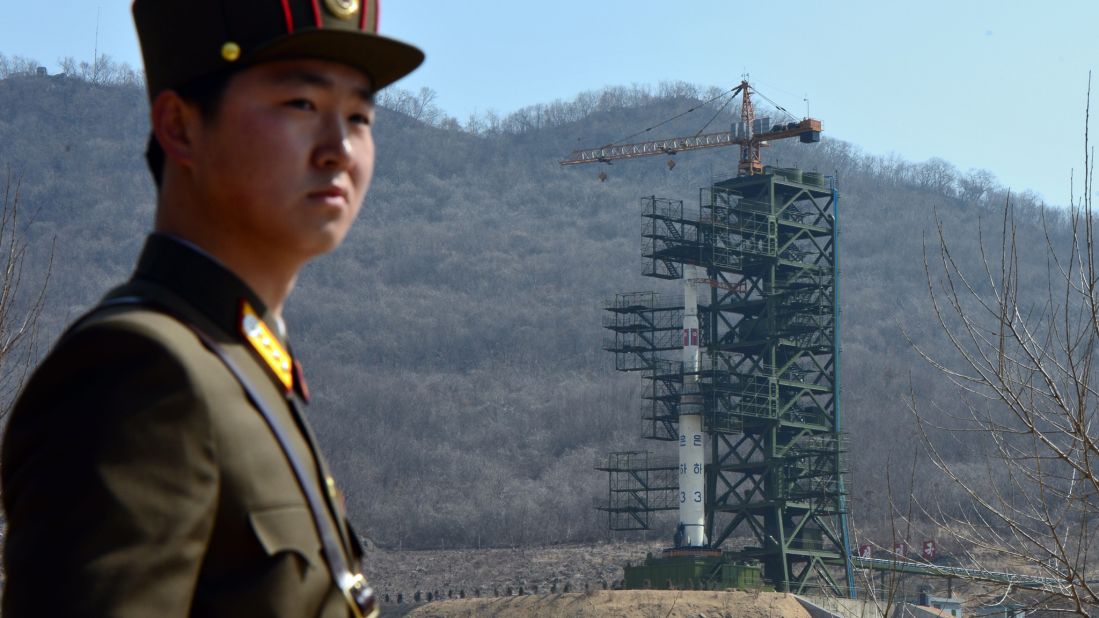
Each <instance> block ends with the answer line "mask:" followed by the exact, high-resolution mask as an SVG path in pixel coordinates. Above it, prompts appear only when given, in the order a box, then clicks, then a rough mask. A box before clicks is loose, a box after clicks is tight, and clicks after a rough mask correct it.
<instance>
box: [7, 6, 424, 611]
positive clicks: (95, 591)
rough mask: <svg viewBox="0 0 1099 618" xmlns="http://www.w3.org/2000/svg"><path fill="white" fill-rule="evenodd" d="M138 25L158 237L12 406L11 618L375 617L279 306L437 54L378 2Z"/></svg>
mask: <svg viewBox="0 0 1099 618" xmlns="http://www.w3.org/2000/svg"><path fill="white" fill-rule="evenodd" d="M133 12H134V20H135V22H136V25H137V30H138V35H139V38H140V39H141V46H142V53H143V55H144V60H145V69H146V76H147V79H148V88H149V97H150V100H151V103H152V105H151V120H152V134H153V135H152V136H151V139H150V148H149V153H148V158H149V164H150V169H151V171H152V172H153V176H154V178H155V179H156V181H157V185H158V194H157V211H156V219H155V224H154V230H155V231H154V232H153V233H152V234H151V235H150V236H149V238H148V239H147V241H146V244H145V247H144V249H143V252H142V254H141V257H140V258H139V261H138V263H137V267H136V269H135V272H134V274H133V277H132V278H131V279H130V280H129V282H127V283H125V284H124V285H122V286H121V287H119V288H116V289H115V290H112V291H111V292H109V293H108V294H107V295H106V297H105V298H104V300H103V301H101V303H100V304H99V305H98V306H97V307H96V308H94V309H92V310H91V311H90V312H89V313H88V314H87V315H85V316H84V317H82V318H81V319H79V320H78V321H77V322H76V323H75V324H74V325H73V326H71V327H70V328H69V330H68V331H66V333H65V334H64V335H63V336H62V337H61V338H60V340H59V341H58V343H57V344H56V345H55V347H54V349H53V350H52V351H51V352H50V354H49V356H48V357H47V358H46V359H45V360H44V361H43V362H42V364H41V365H40V366H39V368H38V369H37V371H36V372H35V374H34V375H33V377H32V378H31V379H30V380H29V381H28V383H27V385H26V387H25V389H24V390H23V392H22V393H21V395H20V397H19V400H18V402H17V404H16V405H15V407H14V409H13V411H12V413H11V418H10V422H9V425H8V430H7V434H6V436H5V441H4V448H3V461H2V463H3V467H2V474H3V488H4V493H3V502H4V509H5V511H6V515H7V522H8V533H7V538H6V547H5V550H4V562H5V566H6V572H7V582H6V586H5V590H4V598H3V615H4V616H5V618H19V617H22V616H108V615H109V616H118V617H127V616H133V617H148V616H156V617H158V618H164V617H169V616H236V617H240V616H293V617H295V618H298V617H303V616H323V617H335V616H340V617H347V616H371V615H375V614H376V612H377V607H376V605H377V603H376V599H375V598H374V597H373V594H372V592H371V591H370V589H369V588H368V587H367V586H366V584H365V581H364V580H363V577H362V575H361V571H360V568H359V564H358V563H359V559H360V558H361V550H360V549H359V548H358V544H357V541H356V538H355V535H354V533H353V532H352V531H351V530H350V528H349V526H348V525H347V520H346V518H345V514H344V512H343V505H342V500H341V497H340V494H339V492H338V490H337V489H336V485H335V482H334V480H333V479H332V477H331V476H330V475H329V473H328V469H327V466H326V464H325V462H324V460H323V458H322V457H321V456H320V453H319V452H318V451H317V448H316V441H315V439H314V436H313V435H312V433H311V431H310V429H309V425H308V423H307V422H306V419H305V417H304V415H303V414H302V409H303V405H304V403H305V402H306V401H307V400H308V391H307V389H306V387H305V381H304V379H303V377H302V370H301V366H300V364H298V363H297V361H295V360H294V358H293V356H292V354H291V351H290V346H289V344H288V342H287V340H286V330H285V327H284V326H283V321H282V317H281V312H282V308H283V303H284V301H285V299H286V298H287V296H288V295H289V293H290V291H291V289H292V288H293V285H294V280H295V277H296V276H297V273H298V271H299V269H300V268H301V267H302V266H303V265H304V264H305V263H306V262H307V261H308V260H309V259H311V258H313V257H315V256H317V255H319V254H322V253H325V252H327V251H330V250H332V249H333V248H335V247H336V246H337V245H339V244H340V242H341V241H342V240H343V238H344V235H345V234H346V233H347V231H348V228H349V227H350V225H351V223H352V221H353V220H354V218H355V216H356V213H357V212H358V210H359V206H360V204H361V202H362V199H363V197H364V196H365V194H366V191H367V187H368V186H369V184H370V179H371V175H372V172H373V164H374V145H373V139H372V136H371V124H372V123H373V121H374V108H373V93H374V92H375V91H376V90H377V89H379V88H381V87H383V86H385V85H387V84H389V83H391V82H393V81H395V80H397V79H399V78H400V77H402V76H403V75H405V74H407V73H409V72H410V71H412V70H413V69H414V68H415V67H416V66H418V65H419V64H420V62H421V61H422V60H423V54H422V52H420V50H418V49H416V48H415V47H412V46H410V45H407V44H405V43H401V42H399V41H396V40H393V39H389V38H385V37H381V36H379V35H377V34H376V26H377V16H378V7H377V0H137V1H136V2H135V3H134V6H133Z"/></svg>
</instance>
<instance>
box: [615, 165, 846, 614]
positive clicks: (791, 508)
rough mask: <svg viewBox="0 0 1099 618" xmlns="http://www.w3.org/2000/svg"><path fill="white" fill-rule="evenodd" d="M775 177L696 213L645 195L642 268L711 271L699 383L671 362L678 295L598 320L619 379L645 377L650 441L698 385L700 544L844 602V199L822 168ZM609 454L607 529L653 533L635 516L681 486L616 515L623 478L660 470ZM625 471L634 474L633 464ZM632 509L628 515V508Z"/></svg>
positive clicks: (669, 429) (636, 489) (713, 199)
mask: <svg viewBox="0 0 1099 618" xmlns="http://www.w3.org/2000/svg"><path fill="white" fill-rule="evenodd" d="M768 171H769V172H770V173H764V174H755V175H749V176H741V177H738V178H732V179H729V180H725V181H721V182H717V183H715V184H713V185H712V186H710V187H707V188H704V189H702V190H701V192H700V193H701V196H700V200H699V208H698V211H697V213H691V216H688V214H687V213H685V211H684V207H683V203H682V202H681V201H677V200H667V199H662V198H656V197H647V198H643V199H642V220H643V226H642V237H643V250H642V256H643V258H644V260H645V267H644V274H646V275H648V276H651V277H655V278H659V279H678V278H681V277H682V276H683V274H684V272H686V271H685V267H687V266H694V267H695V270H696V272H705V278H704V279H700V280H696V283H699V284H708V286H709V290H710V292H709V298H708V299H707V300H708V302H705V301H702V300H701V299H700V301H699V307H698V316H699V322H700V328H701V342H702V350H703V353H702V358H701V366H700V367H699V369H698V373H697V376H698V379H697V381H695V380H685V374H684V364H683V362H682V361H681V360H677V359H678V358H679V356H677V353H678V352H680V350H681V349H682V342H680V341H677V340H676V339H677V337H678V336H679V327H680V325H681V324H682V316H683V304H682V299H678V298H674V297H671V296H662V295H659V294H655V293H651V292H649V293H635V294H621V295H618V296H617V297H616V298H615V299H614V300H612V301H609V302H608V303H607V306H606V309H607V311H608V314H607V319H606V321H605V323H604V325H605V326H606V327H607V328H608V329H609V330H610V331H611V332H612V333H613V335H612V336H611V337H609V338H608V340H607V342H606V345H605V346H604V348H605V349H607V350H609V351H612V352H614V354H615V366H616V368H617V369H618V370H621V371H640V372H641V373H642V376H643V377H644V379H645V382H646V388H645V395H644V402H643V406H642V414H641V417H642V419H643V421H644V427H645V431H644V436H645V437H646V438H650V439H654V440H675V439H677V437H678V436H679V432H678V429H677V423H678V418H679V406H680V401H681V398H682V397H683V396H684V393H683V388H684V384H686V383H688V382H690V383H696V382H697V384H698V387H697V388H698V389H699V390H700V392H701V395H702V399H703V401H704V408H703V409H704V412H703V431H704V432H705V436H706V440H708V446H707V450H708V454H707V460H706V464H705V480H706V492H705V494H706V495H705V502H706V504H705V512H706V538H708V539H709V547H710V548H711V549H719V548H721V547H722V545H723V544H724V543H726V541H728V540H730V539H733V538H737V539H738V540H739V541H743V540H744V539H748V541H747V545H746V546H745V547H743V548H740V549H737V550H735V551H734V552H732V555H733V557H734V558H735V559H737V560H752V561H758V562H759V563H760V564H762V566H763V576H764V577H765V579H766V580H768V581H769V582H771V583H772V584H773V585H775V586H776V587H777V588H779V589H781V590H789V591H794V592H802V591H806V590H809V589H814V588H817V587H819V588H823V589H825V590H826V591H828V592H830V593H832V594H836V595H839V596H849V595H852V594H853V590H854V581H853V576H852V572H851V563H850V551H849V549H848V547H849V541H848V533H847V522H846V509H845V498H844V487H843V474H844V470H843V452H844V448H843V441H842V438H841V437H842V433H841V429H842V427H841V409H840V382H839V347H838V341H839V320H838V317H839V316H838V306H839V305H838V301H839V287H838V280H837V273H838V256H837V253H836V248H837V228H836V216H837V206H838V194H837V191H836V189H835V185H834V182H833V181H832V179H829V178H825V177H823V176H821V175H819V174H814V173H803V172H801V171H800V170H768ZM622 455H624V454H622ZM613 457H614V456H612V459H613ZM617 461H618V463H619V464H620V465H619V466H618V468H611V467H610V466H609V465H608V466H607V467H603V468H600V469H604V470H607V471H608V472H609V474H610V475H611V489H610V496H611V498H610V500H609V501H608V503H607V504H604V505H602V507H601V508H603V510H607V511H608V514H609V517H610V519H609V524H610V526H611V528H612V529H647V528H648V524H649V519H648V518H647V516H642V515H641V514H640V512H639V511H637V510H636V509H637V508H639V507H644V506H646V505H647V506H648V507H651V509H650V510H662V509H664V508H674V505H669V504H668V503H667V496H668V494H669V492H671V495H672V496H673V497H674V496H675V492H674V490H670V489H669V487H668V485H667V484H656V483H648V484H647V485H642V484H638V483H634V484H633V485H631V486H630V488H629V490H628V491H625V492H622V491H619V492H618V500H619V502H618V506H619V507H620V508H618V509H617V510H615V509H614V508H611V507H613V506H614V504H613V503H614V500H615V496H616V490H615V489H614V487H615V482H616V481H615V475H616V474H617V475H619V476H620V477H622V478H632V479H636V478H642V477H644V478H650V477H647V476H644V475H646V474H649V475H651V474H656V471H655V469H654V468H653V466H652V465H651V464H650V463H648V462H647V461H646V462H645V463H644V464H643V465H642V463H641V462H642V460H641V459H639V458H638V457H637V455H636V454H635V455H634V456H633V459H632V460H631V459H629V458H626V459H622V460H617ZM631 465H633V466H634V468H635V469H634V470H633V472H630V471H628V470H626V468H629V466H631ZM659 469H661V470H666V469H667V468H666V467H661V468H659ZM665 480H666V478H665ZM646 492H651V493H646ZM623 496H628V497H629V499H628V500H625V499H624V498H623ZM627 506H628V507H629V508H631V509H634V510H632V511H626V510H623V509H625V508H626V507H627ZM624 513H627V514H628V516H627V517H623V514H624Z"/></svg>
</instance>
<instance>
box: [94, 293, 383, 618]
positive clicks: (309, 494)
mask: <svg viewBox="0 0 1099 618" xmlns="http://www.w3.org/2000/svg"><path fill="white" fill-rule="evenodd" d="M126 305H132V306H139V307H142V308H145V309H150V310H152V311H156V312H158V313H163V314H165V315H167V316H168V317H170V318H172V319H174V320H175V321H177V322H179V323H180V324H182V325H184V326H186V327H187V328H188V329H190V330H191V332H193V333H194V334H195V336H196V337H198V340H199V341H201V342H202V345H203V346H204V347H205V348H206V349H207V350H209V351H210V352H211V353H213V354H214V356H217V357H218V358H219V359H220V360H221V362H222V364H223V365H225V367H226V369H228V370H229V373H231V374H233V377H235V378H236V379H237V382H238V383H239V384H240V386H241V388H242V389H244V393H245V395H247V397H248V401H249V402H250V403H251V404H252V406H253V407H255V408H256V409H257V410H259V412H260V414H261V415H262V416H263V419H264V421H266V422H267V426H268V427H269V428H270V429H271V433H272V434H274V435H275V439H276V440H278V443H279V446H280V447H281V448H282V452H283V454H284V455H285V456H286V460H287V461H288V462H289V463H290V467H291V468H293V470H294V476H295V477H297V481H298V486H300V487H301V490H302V493H303V494H305V500H306V502H307V503H309V510H310V512H311V513H312V515H313V523H314V525H315V526H316V528H317V535H318V536H319V537H320V539H321V546H322V552H323V554H324V560H325V562H326V563H327V564H328V570H329V571H330V572H331V574H332V580H333V582H335V584H336V587H337V588H339V590H340V592H341V593H343V596H344V599H345V600H346V601H347V604H348V606H349V607H350V609H351V611H352V613H353V615H354V617H355V618H374V617H376V616H377V615H378V612H379V610H378V602H377V597H376V596H375V595H374V591H373V590H372V589H371V588H370V587H369V586H367V585H366V579H365V578H364V577H363V576H362V575H361V574H359V573H354V572H353V571H352V570H351V568H350V567H349V566H348V563H347V558H346V556H345V554H344V551H343V546H342V543H341V541H340V535H339V533H338V532H337V531H335V530H333V529H332V526H331V525H329V513H328V507H327V506H326V505H325V501H324V498H323V495H322V494H321V493H320V491H321V490H320V489H319V487H318V483H317V482H316V481H315V480H314V479H313V475H311V474H310V472H309V467H308V466H307V465H306V464H305V462H303V461H302V460H301V458H300V457H298V454H297V452H296V451H295V450H294V448H293V445H292V443H291V441H290V436H289V434H287V431H286V428H285V427H284V426H283V424H282V423H280V422H279V419H278V417H277V416H276V415H275V413H274V411H273V410H271V408H270V406H268V405H267V403H266V402H265V401H264V400H263V398H261V397H259V396H258V395H257V394H256V390H255V388H254V387H253V386H252V383H251V382H250V381H249V380H248V378H247V376H245V375H244V372H242V371H241V370H240V368H239V367H238V366H237V364H236V363H235V362H234V361H233V359H231V358H229V356H228V354H226V353H225V350H224V349H222V347H221V346H220V345H219V344H218V343H217V342H216V341H214V340H213V339H212V338H211V337H210V336H209V335H207V334H206V333H205V332H203V331H202V330H201V329H199V328H198V326H196V325H194V324H192V323H191V322H190V321H188V320H185V319H183V318H182V317H180V316H179V315H178V314H177V313H176V312H174V311H172V310H170V309H168V308H167V307H164V306H162V305H160V304H159V303H155V302H152V301H150V300H148V299H145V298H141V297H139V296H122V297H117V298H112V299H109V300H107V301H104V302H102V303H100V305H99V309H106V308H111V307H117V306H126ZM74 326H75V325H74ZM333 517H335V514H333Z"/></svg>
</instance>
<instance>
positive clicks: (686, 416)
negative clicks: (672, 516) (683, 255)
mask: <svg viewBox="0 0 1099 618" xmlns="http://www.w3.org/2000/svg"><path fill="white" fill-rule="evenodd" d="M694 278H695V267H694V266H690V265H685V266H684V269H683V390H682V391H681V392H680V398H679V526H678V530H677V533H676V537H677V542H676V544H677V545H679V546H682V547H704V546H705V545H706V474H705V469H706V440H705V434H703V433H702V394H701V392H700V391H699V388H698V371H699V369H700V368H701V363H700V357H699V332H698V301H697V298H696V296H695V288H694V282H693V279H694Z"/></svg>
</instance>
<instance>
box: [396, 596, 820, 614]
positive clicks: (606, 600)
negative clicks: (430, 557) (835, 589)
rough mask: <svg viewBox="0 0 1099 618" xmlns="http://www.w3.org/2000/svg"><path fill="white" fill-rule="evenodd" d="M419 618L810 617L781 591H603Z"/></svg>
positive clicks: (435, 609)
mask: <svg viewBox="0 0 1099 618" xmlns="http://www.w3.org/2000/svg"><path fill="white" fill-rule="evenodd" d="M407 615H408V616H409V617H414V618H587V617H589V616H598V617H599V618H648V617H650V616H651V617H653V618H674V617H678V618H699V617H700V616H701V617H705V618H809V613H808V612H807V611H805V609H804V608H802V606H801V605H800V604H799V603H798V601H797V599H796V598H794V596H793V595H790V594H785V593H780V592H743V591H730V592H709V591H689V590H613V591H610V590H608V591H604V590H599V591H596V592H591V593H588V594H584V593H570V594H542V595H524V596H521V597H520V596H512V597H497V598H480V599H452V600H446V601H436V602H435V603H428V604H427V605H423V606H420V607H418V608H416V609H414V610H413V611H412V612H411V613H409V614H407Z"/></svg>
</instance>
